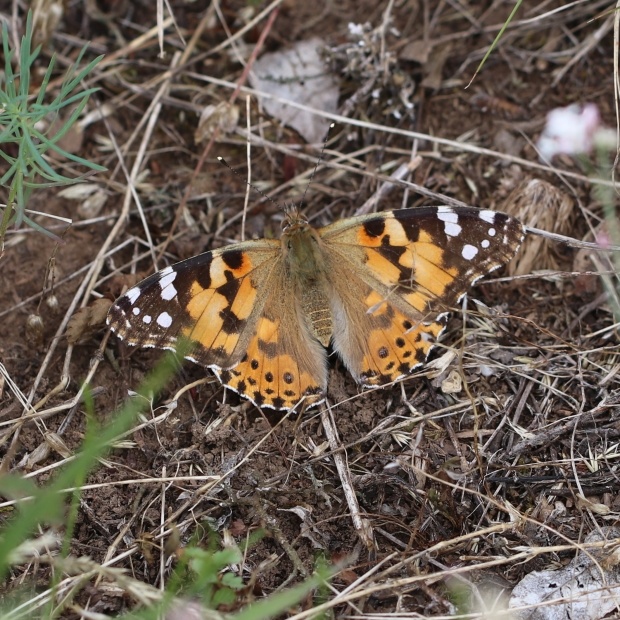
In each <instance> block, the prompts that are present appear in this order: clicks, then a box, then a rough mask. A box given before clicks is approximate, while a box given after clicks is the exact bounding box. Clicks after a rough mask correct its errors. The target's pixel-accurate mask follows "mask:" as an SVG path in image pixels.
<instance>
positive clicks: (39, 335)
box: [26, 314, 44, 344]
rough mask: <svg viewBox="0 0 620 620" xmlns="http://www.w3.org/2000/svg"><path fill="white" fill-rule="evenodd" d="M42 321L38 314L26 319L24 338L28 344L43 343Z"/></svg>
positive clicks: (30, 315)
mask: <svg viewBox="0 0 620 620" xmlns="http://www.w3.org/2000/svg"><path fill="white" fill-rule="evenodd" d="M43 327H44V324H43V319H42V318H41V315H40V314H29V315H28V318H27V319H26V338H27V339H28V341H29V342H32V343H34V344H40V343H41V342H43Z"/></svg>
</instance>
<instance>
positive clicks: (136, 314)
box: [132, 307, 140, 316]
mask: <svg viewBox="0 0 620 620" xmlns="http://www.w3.org/2000/svg"><path fill="white" fill-rule="evenodd" d="M132 312H133V315H134V316H138V315H139V314H140V308H135V307H134V309H133V310H132Z"/></svg>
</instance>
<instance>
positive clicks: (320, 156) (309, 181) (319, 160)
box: [299, 123, 336, 207]
mask: <svg viewBox="0 0 620 620" xmlns="http://www.w3.org/2000/svg"><path fill="white" fill-rule="evenodd" d="M335 125H336V123H332V124H331V125H330V126H329V127H328V128H327V134H326V135H325V141H324V142H323V147H322V148H321V152H320V153H319V158H318V159H317V160H316V164H315V165H314V170H313V171H312V174H311V175H310V178H309V179H308V185H306V189H305V190H304V195H303V196H302V197H301V201H300V202H299V206H300V207H301V206H303V204H304V202H305V199H306V194H307V193H308V188H309V187H310V184H311V183H312V179H314V175H315V174H316V171H317V170H318V168H319V164H320V163H321V160H322V159H323V153H325V147H326V146H327V140H328V139H329V134H330V132H331V130H332V129H333V128H334V127H335Z"/></svg>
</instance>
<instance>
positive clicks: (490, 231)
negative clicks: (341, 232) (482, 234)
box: [487, 228, 497, 237]
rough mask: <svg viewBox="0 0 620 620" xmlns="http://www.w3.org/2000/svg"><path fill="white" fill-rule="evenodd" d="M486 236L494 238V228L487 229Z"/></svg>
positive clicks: (495, 232)
mask: <svg viewBox="0 0 620 620" xmlns="http://www.w3.org/2000/svg"><path fill="white" fill-rule="evenodd" d="M487 234H488V235H489V237H495V235H496V234H497V231H496V230H495V228H489V230H488V231H487Z"/></svg>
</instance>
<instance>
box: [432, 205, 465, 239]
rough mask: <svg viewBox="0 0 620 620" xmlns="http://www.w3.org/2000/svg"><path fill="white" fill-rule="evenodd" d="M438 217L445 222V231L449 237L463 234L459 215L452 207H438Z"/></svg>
mask: <svg viewBox="0 0 620 620" xmlns="http://www.w3.org/2000/svg"><path fill="white" fill-rule="evenodd" d="M437 218H438V219H440V220H441V221H442V222H444V224H445V225H444V228H443V230H444V232H445V233H446V235H448V237H458V236H459V235H460V234H461V230H462V229H461V227H460V226H459V215H458V213H455V212H454V211H453V210H452V209H451V208H450V207H439V208H438V209H437Z"/></svg>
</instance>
